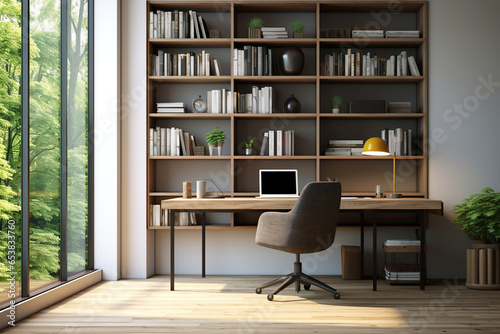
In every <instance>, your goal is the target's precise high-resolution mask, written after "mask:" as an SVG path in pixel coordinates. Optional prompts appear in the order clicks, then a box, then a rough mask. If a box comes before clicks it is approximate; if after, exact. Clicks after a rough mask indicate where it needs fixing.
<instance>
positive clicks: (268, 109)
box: [207, 86, 276, 114]
mask: <svg viewBox="0 0 500 334" xmlns="http://www.w3.org/2000/svg"><path fill="white" fill-rule="evenodd" d="M274 92H275V91H274V90H273V87H268V86H266V87H262V88H259V87H257V86H253V87H252V93H239V92H231V91H229V90H227V89H224V88H223V89H212V90H209V91H207V113H209V114H230V113H253V114H271V113H274V112H276V108H275V104H276V96H275V93H274Z"/></svg>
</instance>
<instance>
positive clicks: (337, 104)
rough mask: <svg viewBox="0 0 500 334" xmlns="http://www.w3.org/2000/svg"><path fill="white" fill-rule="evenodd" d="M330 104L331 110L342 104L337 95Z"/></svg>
mask: <svg viewBox="0 0 500 334" xmlns="http://www.w3.org/2000/svg"><path fill="white" fill-rule="evenodd" d="M330 103H331V104H332V107H333V108H338V107H340V105H341V104H342V98H341V97H340V96H339V95H334V96H333V97H332V100H331V101H330Z"/></svg>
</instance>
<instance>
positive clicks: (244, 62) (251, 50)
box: [233, 45, 277, 76]
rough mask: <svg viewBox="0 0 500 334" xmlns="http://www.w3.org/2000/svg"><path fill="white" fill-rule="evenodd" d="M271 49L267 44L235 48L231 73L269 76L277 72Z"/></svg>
mask: <svg viewBox="0 0 500 334" xmlns="http://www.w3.org/2000/svg"><path fill="white" fill-rule="evenodd" d="M276 69H277V66H276V64H275V63H274V61H273V50H272V49H271V48H268V47H267V46H257V45H245V46H243V48H239V49H238V48H235V49H234V53H233V73H234V75H237V76H269V75H273V74H274V75H276V74H277V71H276Z"/></svg>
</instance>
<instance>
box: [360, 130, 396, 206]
mask: <svg viewBox="0 0 500 334" xmlns="http://www.w3.org/2000/svg"><path fill="white" fill-rule="evenodd" d="M361 153H362V154H364V155H371V156H379V157H381V156H388V155H391V153H389V148H388V147H387V143H386V142H385V140H383V139H382V138H379V137H372V138H370V139H368V140H367V141H366V142H365V145H364V146H363V151H362V152H361ZM386 197H388V198H401V197H403V196H402V195H401V194H396V153H395V152H394V155H393V157H392V194H391V193H389V194H386Z"/></svg>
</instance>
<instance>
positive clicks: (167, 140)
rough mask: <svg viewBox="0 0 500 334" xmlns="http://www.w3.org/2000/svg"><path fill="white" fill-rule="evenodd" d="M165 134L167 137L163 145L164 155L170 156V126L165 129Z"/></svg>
mask: <svg viewBox="0 0 500 334" xmlns="http://www.w3.org/2000/svg"><path fill="white" fill-rule="evenodd" d="M165 136H166V137H167V139H166V142H165V146H166V147H165V155H166V156H171V155H172V151H171V148H170V146H171V145H172V144H171V134H170V128H167V130H166V131H165Z"/></svg>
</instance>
